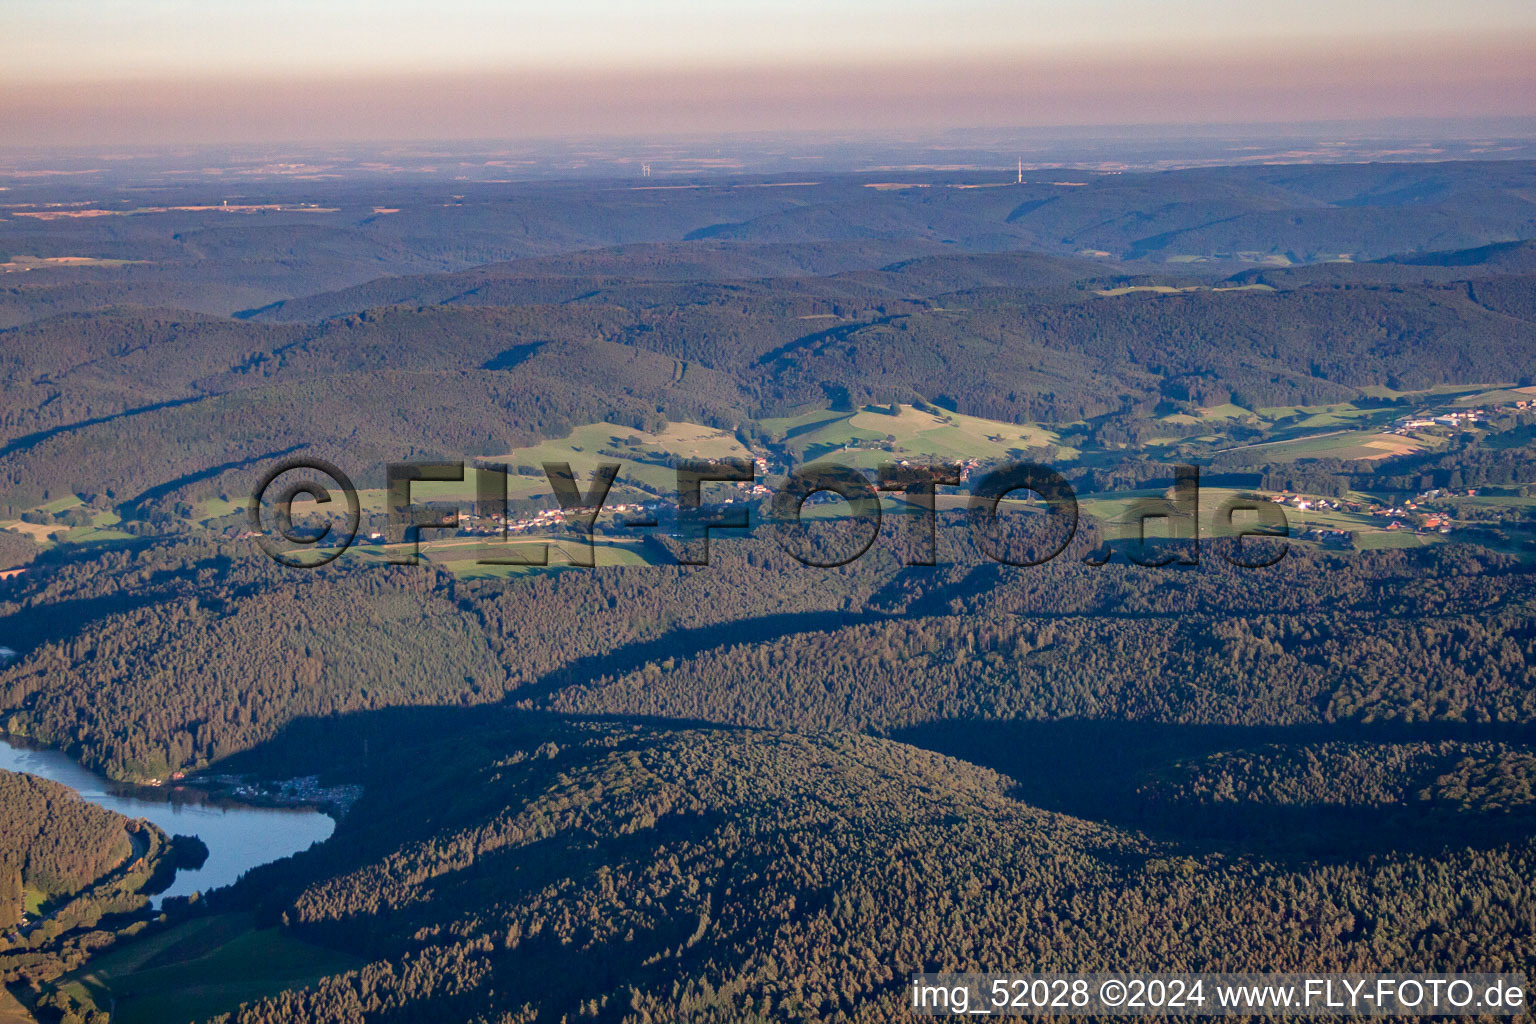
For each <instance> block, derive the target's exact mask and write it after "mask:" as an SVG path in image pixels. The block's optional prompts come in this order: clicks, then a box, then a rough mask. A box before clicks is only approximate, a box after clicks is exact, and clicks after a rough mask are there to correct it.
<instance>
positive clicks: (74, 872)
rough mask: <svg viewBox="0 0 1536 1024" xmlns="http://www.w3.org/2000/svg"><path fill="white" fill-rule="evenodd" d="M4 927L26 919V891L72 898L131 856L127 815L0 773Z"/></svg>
mask: <svg viewBox="0 0 1536 1024" xmlns="http://www.w3.org/2000/svg"><path fill="white" fill-rule="evenodd" d="M0 824H3V826H4V827H3V828H0V837H3V839H0V928H11V927H14V926H15V925H17V924H18V923H19V922H20V921H21V913H22V889H23V887H25V888H29V889H33V890H35V891H36V892H37V893H38V894H40V896H41V897H42V898H43V899H44V900H48V899H56V898H58V897H62V896H71V895H73V894H75V893H76V892H78V891H80V890H81V889H83V888H85V887H86V886H87V885H89V884H91V883H92V882H94V881H95V880H96V879H97V878H99V877H101V876H102V875H104V874H106V873H107V872H108V871H109V870H111V869H112V868H114V867H116V866H117V864H119V863H120V862H121V861H123V860H125V859H127V858H128V856H129V854H130V853H131V846H130V843H129V841H128V833H127V832H126V831H125V830H124V827H123V826H124V825H125V824H126V821H125V819H124V818H123V817H122V816H121V815H117V814H113V813H112V812H111V811H106V810H103V809H101V808H100V807H97V806H96V805H95V804H90V803H86V802H85V801H84V800H82V799H80V796H79V794H78V793H75V792H74V791H73V790H70V789H66V788H65V787H63V786H60V785H58V784H57V783H53V782H49V781H48V780H46V779H39V778H37V777H36V776H32V775H22V774H17V773H15V772H0Z"/></svg>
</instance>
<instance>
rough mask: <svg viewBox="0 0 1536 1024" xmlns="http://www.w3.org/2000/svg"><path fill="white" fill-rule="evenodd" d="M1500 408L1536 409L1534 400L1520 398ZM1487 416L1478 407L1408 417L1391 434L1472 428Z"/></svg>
mask: <svg viewBox="0 0 1536 1024" xmlns="http://www.w3.org/2000/svg"><path fill="white" fill-rule="evenodd" d="M1500 408H1504V409H1536V398H1522V399H1518V400H1516V401H1513V402H1505V403H1501V405H1500ZM1489 415H1491V410H1489V409H1485V408H1482V407H1478V408H1476V409H1458V410H1456V411H1454V412H1446V413H1440V414H1439V415H1437V416H1409V417H1405V418H1403V419H1400V420H1397V421H1396V422H1394V423H1393V424H1392V431H1391V432H1392V433H1394V434H1398V435H1404V434H1407V433H1408V432H1409V431H1413V430H1424V429H1426V428H1429V427H1451V428H1460V427H1472V426H1476V425H1477V424H1479V423H1482V422H1484V421H1486V420H1487V419H1488V417H1489Z"/></svg>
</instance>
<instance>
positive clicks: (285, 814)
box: [0, 735, 336, 906]
mask: <svg viewBox="0 0 1536 1024" xmlns="http://www.w3.org/2000/svg"><path fill="white" fill-rule="evenodd" d="M0 768H3V769H4V770H6V771H11V772H28V773H30V774H32V775H38V776H41V777H42V778H45V779H52V780H53V781H54V782H58V783H62V784H63V785H66V786H68V787H69V788H70V789H73V790H74V791H75V792H77V793H79V794H80V795H81V796H82V797H84V798H85V799H86V800H89V801H90V802H91V803H93V804H96V805H98V806H100V807H105V808H106V809H107V810H109V811H116V812H117V813H118V814H121V815H124V816H125V817H129V818H145V819H147V820H148V821H149V822H151V823H152V824H154V825H156V826H158V827H159V828H160V829H161V830H163V831H164V832H165V833H166V834H167V835H184V836H197V837H198V838H199V839H201V840H202V841H203V843H204V845H206V846H207V847H208V860H207V862H206V863H205V864H203V866H202V867H201V868H198V869H197V870H196V871H188V870H182V871H178V872H176V881H175V882H174V883H173V884H172V885H171V887H170V888H169V889H167V890H166V891H165V892H163V893H161V894H160V895H159V896H157V897H156V898H155V903H156V905H157V906H158V905H159V902H160V900H162V899H164V898H165V897H167V896H191V895H192V894H193V893H196V892H207V891H209V890H210V889H217V888H219V887H220V886H223V885H229V884H230V883H232V882H234V881H235V880H236V879H237V878H239V877H240V876H241V875H243V874H245V872H247V871H249V870H250V869H251V868H254V867H259V866H260V865H262V864H270V863H271V862H272V861H274V860H281V859H282V858H284V857H287V856H289V855H290V854H294V853H298V852H299V851H301V850H307V849H309V847H310V846H311V845H312V844H314V843H318V842H321V841H322V840H325V839H328V838H330V835H331V833H332V832H334V831H335V830H336V822H335V821H333V820H332V819H331V818H330V817H329V816H328V815H325V814H321V813H320V812H319V811H314V810H304V809H299V808H287V807H251V806H248V805H245V804H240V803H234V802H231V801H226V800H220V801H218V802H217V803H210V802H208V801H207V800H206V799H204V798H203V796H202V794H200V793H197V792H195V791H190V790H185V791H177V790H159V789H153V788H149V787H145V786H125V785H121V784H119V783H116V782H113V781H111V780H110V779H107V778H105V777H103V776H101V775H97V774H96V773H95V772H93V771H91V770H90V769H88V768H84V767H82V766H81V765H79V764H76V763H75V762H74V761H72V760H71V759H70V758H69V757H68V756H67V755H65V754H62V753H60V752H59V751H57V750H48V749H45V748H41V747H33V746H29V745H27V744H26V743H25V742H23V741H20V740H16V739H13V738H11V737H7V736H5V735H0Z"/></svg>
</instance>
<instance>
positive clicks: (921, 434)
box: [762, 405, 1078, 468]
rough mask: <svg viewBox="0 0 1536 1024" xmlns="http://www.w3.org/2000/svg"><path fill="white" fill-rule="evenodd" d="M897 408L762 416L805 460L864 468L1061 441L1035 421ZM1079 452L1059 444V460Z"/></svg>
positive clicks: (995, 454) (1000, 454)
mask: <svg viewBox="0 0 1536 1024" xmlns="http://www.w3.org/2000/svg"><path fill="white" fill-rule="evenodd" d="M897 409H898V414H897V415H895V416H892V415H891V414H890V413H889V412H887V411H885V410H884V409H883V408H875V407H869V408H865V409H861V410H859V411H857V412H833V411H830V410H823V411H817V412H812V413H806V414H805V415H803V416H796V417H792V418H787V419H769V420H763V421H762V425H763V426H764V427H765V428H766V429H768V430H770V431H773V432H774V433H781V434H783V435H784V444H785V446H786V447H787V448H789V449H790V450H792V451H794V452H795V453H796V455H797V456H798V457H799V458H800V459H802V460H803V461H806V462H813V461H815V460H817V459H827V458H830V459H833V460H834V461H836V462H838V463H839V464H841V465H847V466H857V467H860V468H873V467H875V466H877V465H879V464H880V463H882V462H889V461H891V460H893V459H899V458H939V459H947V460H959V461H963V460H965V459H983V460H987V459H1002V458H1006V457H1008V455H1009V453H1010V452H1011V451H1015V450H1020V451H1022V450H1025V449H1029V448H1043V447H1044V446H1046V445H1049V444H1057V443H1058V442H1059V441H1060V438H1059V436H1058V435H1057V434H1055V433H1053V432H1052V431H1049V430H1046V429H1045V428H1044V427H1041V426H1039V425H1037V424H1032V423H1024V424H1019V423H1002V422H999V421H997V420H987V419H981V418H979V417H976V416H966V415H963V414H961V413H954V412H948V411H944V410H940V411H938V412H934V413H929V412H923V411H921V410H919V409H916V408H914V407H912V406H910V405H900V406H897ZM879 444H889V446H890V449H889V450H885V449H883V448H878V447H875V446H876V445H879ZM1077 454H1078V453H1077V451H1076V450H1075V449H1072V448H1061V449H1060V450H1059V453H1058V455H1057V458H1058V459H1059V460H1060V459H1072V458H1076V456H1077Z"/></svg>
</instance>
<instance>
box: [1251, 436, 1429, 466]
mask: <svg viewBox="0 0 1536 1024" xmlns="http://www.w3.org/2000/svg"><path fill="white" fill-rule="evenodd" d="M1443 443H1444V441H1443V440H1442V439H1441V438H1437V437H1435V436H1434V435H1430V434H1410V435H1406V436H1405V435H1402V434H1390V433H1387V432H1385V431H1380V430H1348V429H1342V430H1330V431H1327V432H1325V433H1321V434H1313V435H1311V436H1309V437H1298V438H1294V439H1291V440H1282V441H1267V442H1264V443H1262V444H1255V445H1242V446H1239V447H1240V448H1263V449H1264V456H1265V458H1267V459H1270V460H1272V461H1275V462H1292V461H1295V460H1296V459H1370V460H1375V459H1386V458H1391V457H1392V456H1394V455H1406V454H1409V453H1411V452H1420V451H1425V450H1426V449H1430V448H1437V447H1439V446H1440V445H1441V444H1443ZM1228 450H1233V451H1235V450H1238V449H1228Z"/></svg>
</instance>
